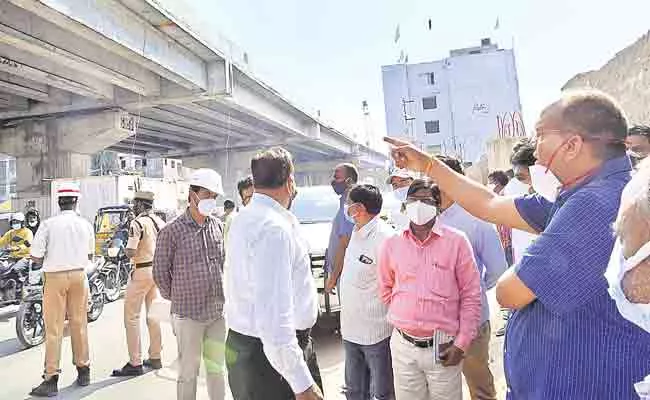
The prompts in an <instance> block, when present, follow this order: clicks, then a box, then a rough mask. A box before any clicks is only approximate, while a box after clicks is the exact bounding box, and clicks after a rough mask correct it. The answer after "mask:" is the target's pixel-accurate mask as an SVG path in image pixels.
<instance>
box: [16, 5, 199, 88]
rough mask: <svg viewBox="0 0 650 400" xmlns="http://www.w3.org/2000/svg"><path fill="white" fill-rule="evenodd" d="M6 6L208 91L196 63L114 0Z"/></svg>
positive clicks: (175, 79) (186, 84)
mask: <svg viewBox="0 0 650 400" xmlns="http://www.w3.org/2000/svg"><path fill="white" fill-rule="evenodd" d="M8 1H10V2H11V3H12V4H14V5H16V6H18V7H21V8H23V9H25V10H27V11H29V12H31V13H33V14H36V15H38V16H39V17H41V18H43V19H44V20H46V21H49V22H51V23H53V24H55V25H57V26H59V27H60V28H63V29H65V30H66V31H68V32H71V33H73V34H75V35H79V36H81V37H83V38H84V39H86V40H88V41H90V42H92V43H94V44H95V45H97V46H99V47H100V48H101V49H103V50H105V51H110V52H112V53H114V54H116V55H118V56H120V57H124V58H126V59H128V60H130V61H132V62H134V63H137V64H139V65H141V66H142V67H145V68H147V69H149V70H150V71H153V72H155V73H157V74H158V75H160V76H162V77H163V78H165V79H168V80H170V81H172V82H175V83H177V84H179V85H181V86H183V87H185V88H187V89H191V90H196V89H202V90H207V89H208V80H207V71H206V64H205V62H204V61H203V60H202V59H201V58H199V57H198V56H197V55H196V54H194V53H192V52H190V51H189V50H187V49H186V48H185V47H183V46H181V45H180V44H178V43H177V42H176V41H174V40H173V39H171V38H170V37H169V36H167V35H166V34H164V33H163V32H161V31H160V30H158V29H156V28H155V27H153V26H152V25H151V24H149V23H148V22H147V21H145V20H144V19H143V18H142V17H140V16H139V15H138V14H136V13H134V12H133V11H131V10H130V9H129V8H127V7H125V6H124V5H123V4H121V3H120V2H119V1H115V0H102V1H87V0H40V1H36V0H8Z"/></svg>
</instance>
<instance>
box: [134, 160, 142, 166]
mask: <svg viewBox="0 0 650 400" xmlns="http://www.w3.org/2000/svg"><path fill="white" fill-rule="evenodd" d="M135 168H142V160H140V159H137V160H135Z"/></svg>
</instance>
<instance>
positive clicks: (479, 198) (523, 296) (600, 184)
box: [386, 91, 650, 400]
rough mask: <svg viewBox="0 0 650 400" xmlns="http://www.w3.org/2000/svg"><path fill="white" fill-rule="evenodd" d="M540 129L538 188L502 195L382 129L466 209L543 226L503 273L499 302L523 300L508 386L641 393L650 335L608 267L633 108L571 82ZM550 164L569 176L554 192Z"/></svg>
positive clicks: (535, 394) (555, 399) (520, 393)
mask: <svg viewBox="0 0 650 400" xmlns="http://www.w3.org/2000/svg"><path fill="white" fill-rule="evenodd" d="M536 135H537V141H536V145H537V149H536V153H537V154H536V155H537V160H538V165H535V166H534V167H536V168H541V171H537V172H534V171H531V175H532V184H533V188H534V189H535V191H536V192H537V194H534V195H527V196H524V197H519V198H507V197H500V196H497V195H495V194H494V193H492V192H490V191H489V190H488V189H487V188H485V187H484V186H482V185H480V184H478V183H476V182H472V181H471V180H469V179H466V178H464V177H462V176H460V175H458V174H456V173H454V172H453V171H451V170H450V169H449V168H448V167H446V166H445V165H443V164H442V163H440V162H439V161H437V160H435V159H432V158H431V157H430V156H428V155H427V154H424V153H422V152H421V151H420V150H418V149H417V148H415V147H414V146H412V145H409V144H408V143H404V142H402V141H398V140H394V139H386V140H387V141H389V142H390V143H391V144H393V146H396V147H394V148H393V150H392V153H393V157H394V158H396V161H397V164H398V165H399V166H400V167H408V168H410V169H414V170H418V171H423V172H425V173H426V174H427V175H428V176H430V177H432V178H434V179H436V180H437V182H438V183H439V184H440V186H441V187H442V188H444V190H445V192H446V193H447V194H449V195H450V196H451V197H452V198H454V200H455V201H457V202H458V203H459V204H460V205H461V206H463V207H464V208H465V209H466V210H468V211H469V212H470V213H472V214H474V215H476V216H477V217H479V218H482V219H486V220H488V221H490V222H493V223H499V224H504V225H509V226H511V227H513V228H517V229H521V230H526V231H529V232H535V233H539V234H540V235H539V237H538V238H537V240H535V242H534V243H533V244H532V245H531V246H530V247H529V248H528V249H527V250H526V252H525V253H524V255H523V257H522V259H521V261H520V262H519V263H517V264H516V265H515V266H514V267H513V268H511V269H510V270H508V271H507V272H506V273H505V274H504V275H503V277H502V278H501V279H500V281H499V283H498V284H497V299H498V300H499V302H500V303H501V305H503V306H507V307H510V308H513V309H515V310H517V311H516V312H515V314H514V315H513V317H512V319H511V320H510V323H509V324H508V330H507V333H506V348H505V373H506V379H507V382H508V393H507V398H508V399H511V400H518V399H525V400H565V399H572V400H580V399H584V400H592V399H599V400H621V399H634V398H637V396H636V394H635V393H634V386H633V385H634V383H636V382H639V381H642V380H643V378H644V377H645V375H646V374H647V373H648V371H650V335H649V334H648V333H646V332H644V331H642V330H640V329H638V328H637V327H636V326H635V325H633V324H632V323H631V322H629V321H627V320H625V319H624V318H623V317H622V316H621V315H619V313H618V312H617V310H616V306H615V304H614V302H613V301H612V300H611V298H610V296H609V294H608V292H607V281H606V279H605V277H604V272H605V269H606V267H607V264H608V262H609V259H610V253H611V252H612V248H613V246H614V235H613V234H612V223H613V222H614V219H615V218H616V213H617V210H618V208H619V203H620V199H621V192H622V190H623V187H624V186H625V184H626V183H627V182H628V181H629V179H630V171H631V165H630V160H629V158H628V157H627V155H626V153H625V137H626V135H627V122H626V119H625V116H624V115H623V112H622V110H621V109H620V108H619V107H618V106H617V105H616V104H615V103H614V101H613V100H611V99H610V98H609V97H608V96H606V95H604V94H602V93H600V92H595V91H589V92H578V93H569V94H566V95H565V96H564V97H563V98H562V99H560V100H558V101H557V102H555V103H553V104H552V105H551V106H549V107H548V108H547V109H545V110H544V112H543V113H542V115H541V117H540V120H539V122H538V123H537V126H536ZM540 172H541V173H540ZM549 174H550V175H549ZM552 175H555V176H556V177H557V180H559V182H560V183H561V186H560V187H559V188H557V189H558V190H557V191H559V193H558V194H557V196H551V195H549V194H550V193H553V192H554V190H553V189H554V188H550V189H551V190H549V186H550V185H549V184H548V183H551V182H553V180H554V179H552V178H553V176H552ZM541 193H544V194H545V196H548V197H550V199H549V198H545V197H543V196H542V195H541ZM554 197H555V198H554Z"/></svg>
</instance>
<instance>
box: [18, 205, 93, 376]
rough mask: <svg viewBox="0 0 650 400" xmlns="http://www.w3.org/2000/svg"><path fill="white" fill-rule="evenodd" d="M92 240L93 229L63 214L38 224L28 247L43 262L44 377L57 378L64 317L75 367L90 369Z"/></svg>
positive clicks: (82, 220)
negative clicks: (88, 314)
mask: <svg viewBox="0 0 650 400" xmlns="http://www.w3.org/2000/svg"><path fill="white" fill-rule="evenodd" d="M94 248H95V240H94V234H93V227H92V225H90V223H88V221H86V220H84V219H83V218H81V217H80V216H78V215H77V214H76V213H75V212H74V211H63V212H61V214H59V215H57V216H55V217H52V218H50V219H48V220H46V221H44V222H43V224H41V226H40V227H39V229H38V232H36V237H35V238H34V243H33V245H32V247H31V252H32V256H34V257H37V258H43V271H44V272H45V278H44V284H43V321H44V323H45V377H46V378H48V379H49V378H50V377H52V376H54V375H58V374H59V362H60V359H61V341H62V340H63V329H64V322H65V319H66V315H67V318H68V328H69V330H70V339H71V341H72V358H73V362H74V365H75V366H77V367H79V368H81V367H87V366H89V365H90V360H89V357H88V331H87V325H88V321H87V314H86V313H87V306H88V279H87V278H86V272H85V271H84V269H85V268H86V267H87V266H88V264H89V263H90V261H89V257H88V256H89V255H90V254H92V253H93V251H94Z"/></svg>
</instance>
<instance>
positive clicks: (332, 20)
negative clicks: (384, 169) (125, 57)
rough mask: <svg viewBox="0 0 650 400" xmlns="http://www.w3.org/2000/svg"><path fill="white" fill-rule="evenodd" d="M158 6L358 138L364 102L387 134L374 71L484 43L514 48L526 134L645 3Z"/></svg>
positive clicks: (636, 20) (617, 40)
mask: <svg viewBox="0 0 650 400" xmlns="http://www.w3.org/2000/svg"><path fill="white" fill-rule="evenodd" d="M157 1H158V2H160V3H161V4H163V5H164V6H165V7H167V8H168V10H169V11H171V12H172V13H173V14H174V15H175V16H178V17H180V18H181V19H183V20H184V21H185V22H186V23H188V24H189V25H190V26H192V28H193V30H194V31H195V32H196V33H198V34H199V35H200V36H201V37H202V38H205V39H206V40H208V41H212V40H213V39H214V38H216V37H217V36H219V35H221V36H225V37H227V38H228V39H229V40H231V41H233V42H234V43H235V44H236V45H237V46H238V47H239V48H241V49H243V50H244V51H246V52H247V53H248V57H249V62H250V67H251V71H252V72H253V74H254V75H255V76H257V77H259V78H261V79H262V80H263V81H265V82H266V83H267V84H269V85H270V86H272V87H273V88H275V89H276V90H278V91H279V92H280V93H282V94H283V95H284V96H285V97H286V98H288V99H290V100H291V101H293V102H295V103H297V104H298V105H300V106H301V107H302V108H304V109H305V110H307V111H310V112H313V113H314V114H316V111H317V110H318V111H320V113H321V117H322V118H323V119H324V120H325V121H327V122H329V123H331V124H332V125H333V126H334V127H336V128H338V129H341V130H342V131H344V132H346V133H348V134H351V133H353V132H359V131H362V130H363V127H364V119H363V115H362V111H361V102H362V101H363V100H367V101H368V104H369V109H370V113H371V114H370V115H371V125H372V129H373V131H374V132H375V134H379V135H383V134H384V133H385V131H386V128H385V121H384V105H383V104H384V103H383V94H382V81H381V66H382V65H387V64H394V63H396V62H397V59H398V58H399V54H400V50H404V51H405V52H406V53H407V54H408V56H409V62H411V63H413V62H423V61H431V60H437V59H441V58H444V57H446V56H448V54H449V50H450V49H455V48H463V47H471V46H475V45H478V44H479V43H480V39H481V38H484V37H491V38H492V40H493V42H494V41H496V42H497V43H498V44H499V46H500V47H502V48H511V47H513V46H514V49H515V56H516V62H517V70H518V77H519V90H520V97H521V103H522V108H523V110H522V114H523V117H524V121H525V123H526V126H527V129H529V130H530V129H531V128H532V127H533V124H534V122H535V120H536V119H537V116H538V115H539V113H540V112H541V110H542V109H543V108H544V106H546V105H548V104H549V103H551V102H552V101H553V100H554V99H556V98H557V97H558V95H559V93H560V89H561V87H562V86H563V85H564V84H565V83H566V82H567V81H568V80H569V79H570V78H571V77H573V76H574V75H575V74H577V73H579V72H584V71H588V70H593V69H598V68H600V67H601V66H602V65H604V64H605V63H606V62H607V61H608V60H609V59H611V58H612V57H613V56H614V55H615V54H616V53H617V52H618V51H620V50H622V49H623V48H624V47H626V46H628V45H630V44H632V43H633V42H634V41H635V40H636V39H638V38H639V37H640V36H642V35H643V34H644V33H646V32H647V31H648V30H649V29H650V24H649V23H648V15H650V1H647V0H616V1H611V0H492V1H490V0H471V1H470V0H452V1H447V2H442V1H438V0H319V1H316V0H272V1H271V0H157ZM429 19H431V21H432V29H431V30H429V28H428V20H429ZM497 19H498V21H499V24H498V29H496V30H495V29H494V28H495V25H496V21H497ZM398 25H399V26H400V40H399V43H398V44H395V42H394V38H395V30H396V27H397V26H398ZM215 42H216V41H215Z"/></svg>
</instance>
